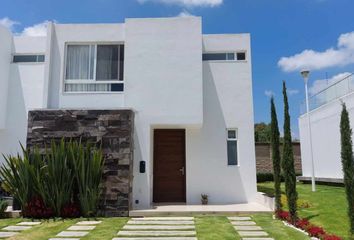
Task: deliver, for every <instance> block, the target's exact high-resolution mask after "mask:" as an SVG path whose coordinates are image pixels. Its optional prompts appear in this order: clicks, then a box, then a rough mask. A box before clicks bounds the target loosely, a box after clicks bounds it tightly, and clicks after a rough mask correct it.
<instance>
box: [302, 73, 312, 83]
mask: <svg viewBox="0 0 354 240" xmlns="http://www.w3.org/2000/svg"><path fill="white" fill-rule="evenodd" d="M309 75H310V71H309V70H302V71H301V76H302V77H303V78H304V80H305V81H306V82H307V80H308V79H309Z"/></svg>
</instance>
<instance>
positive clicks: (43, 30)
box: [20, 21, 49, 37]
mask: <svg viewBox="0 0 354 240" xmlns="http://www.w3.org/2000/svg"><path fill="white" fill-rule="evenodd" d="M48 23H49V21H44V22H41V23H38V24H35V25H33V26H30V27H26V28H24V29H23V31H22V33H21V34H20V35H21V36H30V37H41V36H46V35H47V26H48Z"/></svg>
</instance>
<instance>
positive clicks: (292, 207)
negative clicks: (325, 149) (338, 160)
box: [282, 81, 297, 223]
mask: <svg viewBox="0 0 354 240" xmlns="http://www.w3.org/2000/svg"><path fill="white" fill-rule="evenodd" d="M283 96H284V146H283V160H282V168H283V173H284V178H285V192H286V197H287V200H288V207H289V213H290V218H291V221H292V222H293V223H295V221H296V220H297V206H296V202H297V192H296V174H295V167H294V155H293V146H292V141H291V129H290V115H289V103H288V96H287V92H286V84H285V81H283Z"/></svg>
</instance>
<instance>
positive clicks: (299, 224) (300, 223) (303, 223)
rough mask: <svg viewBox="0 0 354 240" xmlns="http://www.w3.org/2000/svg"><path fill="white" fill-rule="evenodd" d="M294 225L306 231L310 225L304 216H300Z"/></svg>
mask: <svg viewBox="0 0 354 240" xmlns="http://www.w3.org/2000/svg"><path fill="white" fill-rule="evenodd" d="M295 227H297V228H300V229H302V230H304V231H306V230H307V229H308V228H309V227H310V222H309V220H307V219H306V218H302V219H301V218H300V219H298V220H297V221H296V223H295Z"/></svg>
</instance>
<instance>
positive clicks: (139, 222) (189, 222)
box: [128, 220, 194, 225]
mask: <svg viewBox="0 0 354 240" xmlns="http://www.w3.org/2000/svg"><path fill="white" fill-rule="evenodd" d="M128 224H147V225H194V221H153V220H148V221H142V220H139V221H135V220H129V221H128Z"/></svg>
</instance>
